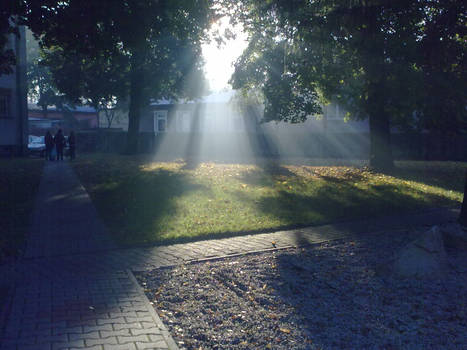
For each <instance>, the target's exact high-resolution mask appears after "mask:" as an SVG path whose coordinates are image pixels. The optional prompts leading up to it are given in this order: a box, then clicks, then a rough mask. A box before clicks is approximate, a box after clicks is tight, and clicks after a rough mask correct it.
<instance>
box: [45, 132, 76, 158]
mask: <svg viewBox="0 0 467 350" xmlns="http://www.w3.org/2000/svg"><path fill="white" fill-rule="evenodd" d="M67 142H68V146H69V149H70V160H73V159H75V147H76V138H75V133H74V132H73V131H70V135H68V140H67V139H66V138H65V136H64V135H63V132H62V129H58V131H57V133H56V134H55V136H52V134H51V133H50V131H47V133H46V134H45V158H46V159H47V160H63V150H64V148H65V146H66V144H67Z"/></svg>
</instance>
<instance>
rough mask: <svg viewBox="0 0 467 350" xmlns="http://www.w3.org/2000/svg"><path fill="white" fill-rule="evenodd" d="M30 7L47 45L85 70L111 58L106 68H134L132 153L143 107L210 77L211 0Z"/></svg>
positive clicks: (116, 0) (111, 0)
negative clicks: (204, 49)
mask: <svg viewBox="0 0 467 350" xmlns="http://www.w3.org/2000/svg"><path fill="white" fill-rule="evenodd" d="M29 12H30V17H29V24H30V27H31V28H32V30H33V32H34V33H35V34H36V35H38V36H39V37H40V42H41V46H42V47H43V48H44V49H48V50H53V51H57V50H58V52H60V53H61V54H63V55H65V56H67V57H69V55H70V54H73V55H75V56H76V57H79V59H80V60H82V67H83V68H84V69H83V70H82V72H90V71H89V70H88V68H89V69H90V67H94V68H99V65H95V64H94V63H95V62H100V60H102V59H103V58H109V59H110V60H111V62H108V64H105V65H104V67H113V68H115V67H116V66H117V67H120V69H122V71H123V72H126V73H127V75H126V78H125V79H126V80H125V82H126V84H127V86H128V95H129V101H130V102H129V115H128V116H129V127H128V140H127V147H126V151H127V153H135V152H136V151H137V145H138V133H139V120H140V115H141V111H142V108H144V107H145V106H146V105H147V103H148V102H149V100H150V99H151V98H154V99H160V98H163V97H175V96H179V95H190V94H197V93H200V91H201V89H200V88H199V87H198V88H196V87H195V86H194V85H197V84H198V85H199V84H200V83H202V82H203V81H204V79H203V74H202V69H201V67H202V66H201V63H202V62H201V41H202V39H203V36H204V34H205V29H206V28H207V27H208V26H209V21H210V17H211V14H212V11H211V8H210V2H209V1H207V0H201V1H199V0H101V1H87V0H69V1H52V0H44V1H42V2H34V1H30V2H29ZM115 58H118V62H119V63H118V65H115V61H114V59H115ZM120 58H121V59H122V60H120ZM91 70H92V69H91ZM64 77H66V75H65V76H64ZM88 78H89V76H88ZM67 79H68V77H67ZM84 81H86V82H88V81H89V80H88V79H87V78H85V79H84ZM79 82H80V84H78V87H77V89H78V88H79V87H80V86H82V83H83V81H79ZM57 85H58V86H60V85H61V84H60V83H58V82H57ZM103 87H104V88H105V84H104V85H103ZM88 96H89V95H88ZM88 96H87V97H88Z"/></svg>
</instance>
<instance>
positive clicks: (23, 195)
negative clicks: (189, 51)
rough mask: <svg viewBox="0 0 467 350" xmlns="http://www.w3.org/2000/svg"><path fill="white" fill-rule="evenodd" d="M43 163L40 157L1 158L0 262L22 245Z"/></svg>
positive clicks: (14, 253)
mask: <svg viewBox="0 0 467 350" xmlns="http://www.w3.org/2000/svg"><path fill="white" fill-rule="evenodd" d="M43 166H44V160H42V159H28V158H13V159H5V158H0V232H1V235H0V262H1V261H2V260H3V258H5V257H8V256H15V255H17V254H18V252H19V250H20V249H21V247H22V246H23V244H24V241H25V238H26V234H27V233H28V230H29V224H30V217H31V212H32V210H33V206H34V199H35V195H36V192H37V189H38V187H39V182H40V179H41V175H42V168H43Z"/></svg>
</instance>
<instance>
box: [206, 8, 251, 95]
mask: <svg viewBox="0 0 467 350" xmlns="http://www.w3.org/2000/svg"><path fill="white" fill-rule="evenodd" d="M226 29H228V30H230V31H232V32H233V33H235V35H236V37H235V39H230V40H227V39H225V43H224V44H222V45H221V46H220V47H218V45H217V43H216V41H215V40H213V41H212V42H210V43H208V44H204V45H203V46H202V50H203V56H204V59H205V61H206V64H205V73H206V79H207V80H208V82H209V88H210V90H211V91H220V90H222V89H224V88H226V87H229V85H228V81H229V79H230V76H231V75H232V73H233V71H234V68H233V63H234V62H235V61H236V60H237V58H238V57H239V56H240V55H241V54H242V52H243V50H244V49H245V48H246V46H247V43H248V42H247V35H246V34H245V33H244V32H243V31H242V29H241V27H240V26H238V25H237V26H235V27H233V26H232V25H231V24H230V23H229V19H228V18H226V17H223V18H222V19H220V20H219V22H218V23H216V24H214V25H213V28H211V33H214V32H215V31H218V32H219V33H224V31H225V30H226Z"/></svg>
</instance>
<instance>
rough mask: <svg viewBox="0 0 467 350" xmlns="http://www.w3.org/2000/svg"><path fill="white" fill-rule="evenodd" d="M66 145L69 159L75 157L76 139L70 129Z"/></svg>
mask: <svg viewBox="0 0 467 350" xmlns="http://www.w3.org/2000/svg"><path fill="white" fill-rule="evenodd" d="M68 146H70V160H73V159H75V151H76V148H75V147H76V139H75V133H74V132H73V131H70V135H69V136H68Z"/></svg>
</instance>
